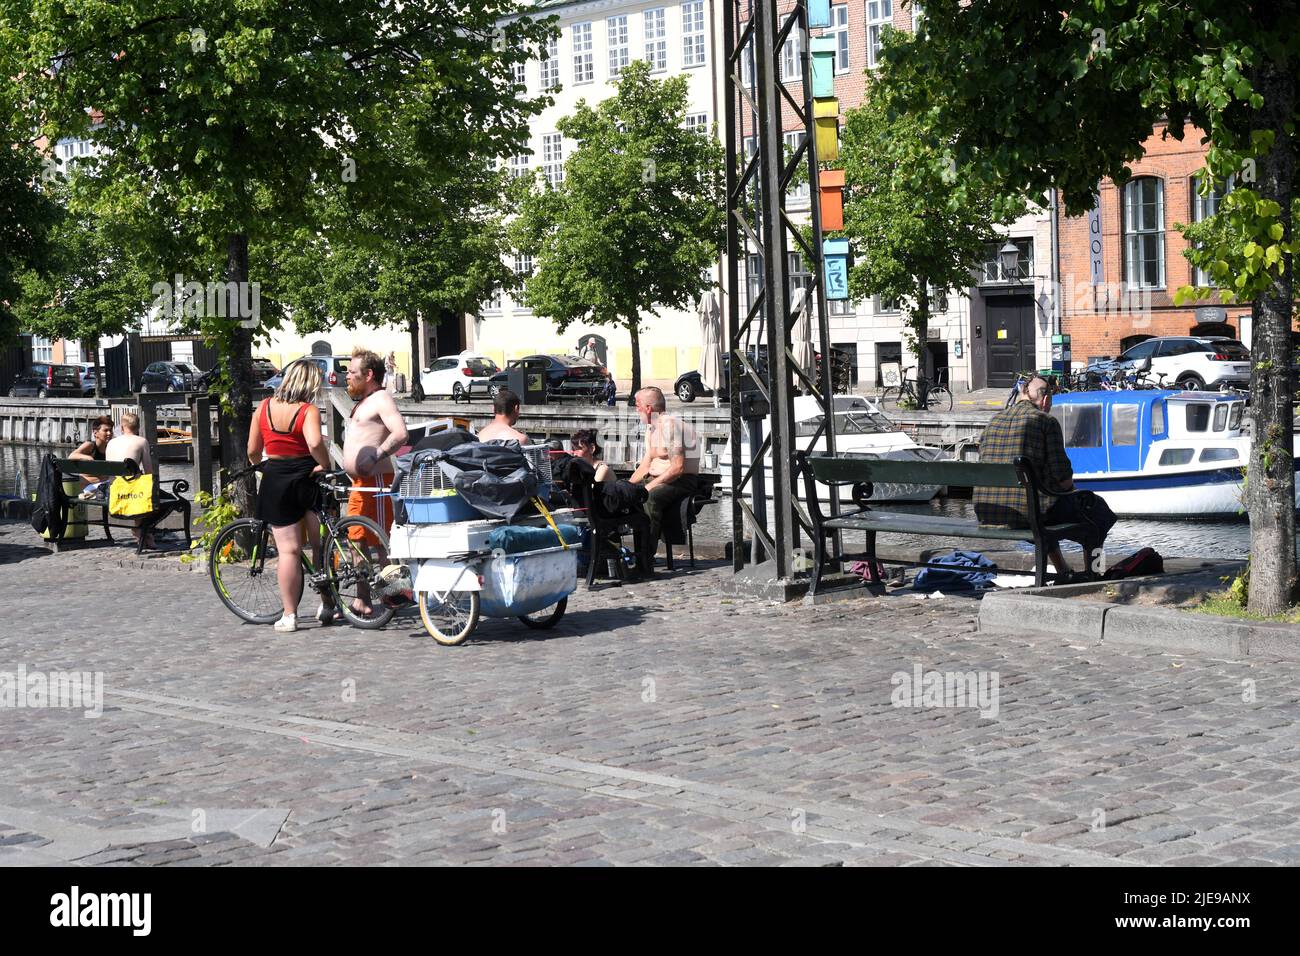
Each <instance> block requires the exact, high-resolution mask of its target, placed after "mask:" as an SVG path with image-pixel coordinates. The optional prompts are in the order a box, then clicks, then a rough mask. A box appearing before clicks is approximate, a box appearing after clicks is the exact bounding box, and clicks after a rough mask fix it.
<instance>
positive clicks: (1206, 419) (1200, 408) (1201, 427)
mask: <svg viewBox="0 0 1300 956" xmlns="http://www.w3.org/2000/svg"><path fill="white" fill-rule="evenodd" d="M1209 427H1210V406H1209V405H1206V404H1205V403H1204V402H1196V403H1194V404H1192V405H1188V406H1187V430H1188V431H1189V432H1203V431H1205V430H1206V429H1207V428H1209Z"/></svg>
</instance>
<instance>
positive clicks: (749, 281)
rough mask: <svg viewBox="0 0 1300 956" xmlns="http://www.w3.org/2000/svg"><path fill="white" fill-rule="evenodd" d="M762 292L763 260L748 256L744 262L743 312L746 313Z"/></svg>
mask: <svg viewBox="0 0 1300 956" xmlns="http://www.w3.org/2000/svg"><path fill="white" fill-rule="evenodd" d="M762 291H763V260H762V259H761V258H759V257H758V256H748V257H746V260H745V293H746V299H745V311H746V312H747V313H748V311H749V310H750V309H752V308H753V307H754V303H755V302H757V301H758V296H759V294H760V293H761V292H762Z"/></svg>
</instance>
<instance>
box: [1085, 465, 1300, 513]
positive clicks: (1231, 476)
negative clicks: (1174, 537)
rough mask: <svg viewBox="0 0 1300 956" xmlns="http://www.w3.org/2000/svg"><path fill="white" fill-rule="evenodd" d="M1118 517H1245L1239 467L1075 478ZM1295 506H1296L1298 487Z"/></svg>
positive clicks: (1243, 492)
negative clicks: (1100, 498) (1096, 495)
mask: <svg viewBox="0 0 1300 956" xmlns="http://www.w3.org/2000/svg"><path fill="white" fill-rule="evenodd" d="M1075 485H1076V487H1078V488H1080V489H1084V490H1087V491H1093V492H1096V493H1097V494H1098V495H1100V496H1101V497H1102V498H1103V499H1104V500H1105V502H1106V504H1107V505H1109V506H1110V510H1111V511H1113V512H1115V514H1116V515H1117V516H1118V517H1121V518H1176V519H1183V518H1241V517H1244V516H1245V514H1246V506H1245V502H1244V500H1243V499H1244V497H1245V482H1244V481H1243V480H1242V477H1241V469H1240V468H1219V469H1207V470H1203V471H1200V472H1181V473H1175V474H1161V475H1150V474H1143V473H1140V472H1139V473H1134V474H1130V475H1109V476H1101V475H1075ZM1296 505H1297V507H1300V488H1298V489H1297V496H1296Z"/></svg>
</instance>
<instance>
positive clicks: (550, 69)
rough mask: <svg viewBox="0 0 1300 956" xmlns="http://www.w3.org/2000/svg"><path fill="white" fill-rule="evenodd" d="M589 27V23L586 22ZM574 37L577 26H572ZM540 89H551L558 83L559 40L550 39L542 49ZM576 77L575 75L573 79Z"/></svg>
mask: <svg viewBox="0 0 1300 956" xmlns="http://www.w3.org/2000/svg"><path fill="white" fill-rule="evenodd" d="M588 26H589V27H590V24H588ZM573 35H574V38H575V39H576V38H577V35H578V34H577V28H576V27H575V28H574V34H573ZM541 71H542V90H543V92H545V91H546V90H553V89H555V88H556V87H558V86H559V85H560V41H559V40H551V41H550V42H549V43H547V44H546V48H545V49H544V50H543V56H542V62H541ZM574 71H575V72H576V71H577V57H574ZM577 79H578V78H577V77H576V76H575V77H574V80H575V81H576V80H577Z"/></svg>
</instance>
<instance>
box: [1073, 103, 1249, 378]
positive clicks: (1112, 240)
mask: <svg viewBox="0 0 1300 956" xmlns="http://www.w3.org/2000/svg"><path fill="white" fill-rule="evenodd" d="M1163 131H1164V130H1163V127H1162V126H1157V127H1156V128H1155V130H1154V131H1153V132H1152V135H1151V137H1150V138H1149V139H1148V140H1147V141H1146V142H1145V143H1144V144H1143V149H1144V155H1143V156H1142V158H1141V159H1140V160H1138V161H1137V162H1135V163H1133V164H1132V165H1131V166H1130V167H1129V168H1130V169H1132V171H1133V175H1134V176H1135V177H1136V176H1156V177H1159V178H1160V179H1161V180H1162V181H1163V183H1164V202H1165V209H1164V213H1165V215H1164V227H1165V288H1164V289H1163V290H1153V291H1150V292H1146V293H1142V294H1140V295H1137V294H1128V295H1126V294H1125V288H1124V287H1123V285H1122V281H1123V278H1124V274H1123V229H1122V227H1123V206H1122V200H1123V196H1122V191H1121V190H1120V189H1117V188H1116V187H1115V184H1114V183H1113V182H1111V181H1110V180H1109V179H1107V180H1103V181H1102V184H1101V229H1102V242H1103V252H1102V254H1103V259H1104V262H1105V270H1104V271H1105V275H1104V279H1105V286H1103V287H1099V288H1097V289H1096V290H1094V289H1093V288H1092V286H1091V282H1090V268H1089V261H1090V260H1089V255H1088V218H1087V216H1081V217H1075V218H1070V217H1065V218H1062V220H1061V229H1060V243H1061V287H1062V303H1061V307H1062V309H1061V313H1062V319H1061V329H1062V331H1063V332H1065V333H1067V334H1068V335H1070V337H1071V343H1070V345H1071V349H1072V351H1073V355H1074V360H1075V362H1083V361H1084V360H1086V359H1087V358H1088V356H1093V355H1111V356H1114V355H1117V354H1119V351H1120V340H1122V339H1124V338H1126V337H1127V336H1130V335H1137V334H1145V335H1186V334H1188V332H1190V331H1191V328H1192V326H1193V325H1195V324H1196V322H1197V317H1196V308H1197V307H1198V306H1218V305H1220V302H1219V301H1218V297H1217V296H1216V297H1215V298H1213V299H1209V300H1204V301H1200V302H1196V303H1193V304H1189V305H1187V306H1182V307H1179V306H1175V305H1174V304H1173V296H1174V293H1175V292H1176V291H1177V290H1178V288H1179V287H1180V286H1183V285H1190V284H1191V282H1192V265H1191V263H1190V262H1188V261H1187V259H1186V258H1185V257H1184V256H1183V250H1185V249H1186V248H1187V241H1186V240H1185V239H1184V238H1183V237H1182V234H1181V233H1179V232H1178V231H1177V230H1176V229H1175V228H1174V224H1175V223H1189V222H1191V221H1192V195H1193V194H1192V187H1191V178H1192V177H1193V176H1195V175H1196V174H1197V173H1198V172H1200V170H1201V168H1202V166H1203V165H1204V161H1205V152H1206V147H1205V146H1204V145H1202V143H1201V139H1202V134H1201V133H1200V131H1199V130H1195V129H1190V128H1189V129H1188V130H1187V131H1186V133H1185V134H1184V137H1183V139H1182V141H1181V142H1180V141H1178V140H1175V139H1173V138H1172V137H1169V138H1164V137H1163V136H1162V135H1161V134H1162V133H1163ZM1226 308H1227V320H1226V321H1227V322H1228V323H1229V324H1230V325H1232V326H1233V327H1234V328H1235V329H1236V331H1237V334H1238V335H1240V333H1241V321H1240V316H1242V315H1243V314H1244V315H1249V314H1250V309H1249V307H1242V306H1239V305H1238V306H1228V307H1226Z"/></svg>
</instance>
